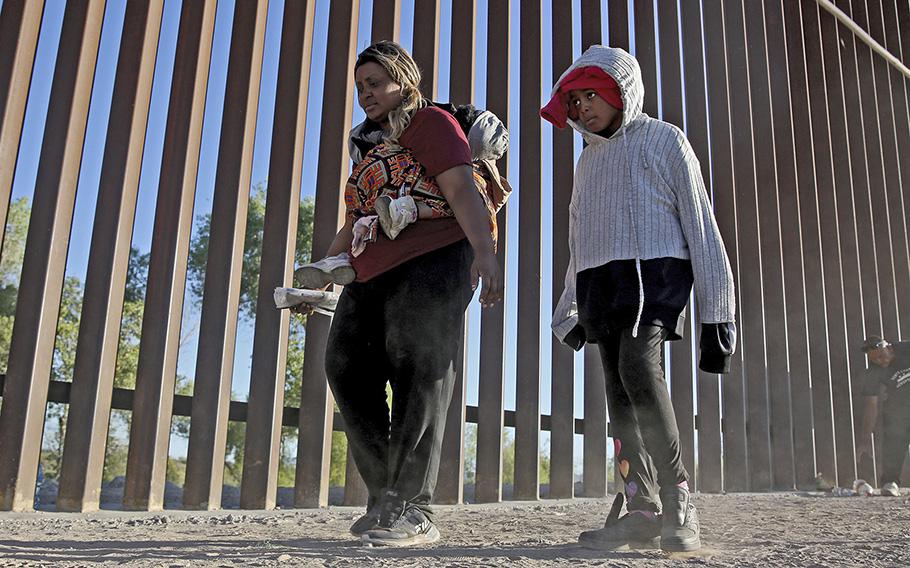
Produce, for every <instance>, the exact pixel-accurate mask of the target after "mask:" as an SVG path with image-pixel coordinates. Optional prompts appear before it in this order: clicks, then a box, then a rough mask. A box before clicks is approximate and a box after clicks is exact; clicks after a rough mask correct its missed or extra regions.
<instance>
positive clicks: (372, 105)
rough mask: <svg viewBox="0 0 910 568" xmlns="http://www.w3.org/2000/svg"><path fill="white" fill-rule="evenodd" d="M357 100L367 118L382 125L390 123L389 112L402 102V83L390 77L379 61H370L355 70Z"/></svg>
mask: <svg viewBox="0 0 910 568" xmlns="http://www.w3.org/2000/svg"><path fill="white" fill-rule="evenodd" d="M354 85H355V86H356V87H357V102H358V103H359V104H360V108H362V109H363V112H364V113H366V115H367V118H369V119H370V120H372V121H373V122H377V123H379V124H380V125H382V126H386V125H388V123H389V113H390V112H392V111H393V110H395V109H396V108H398V105H400V104H401V85H399V84H398V83H396V82H395V81H393V80H392V78H391V77H389V74H388V73H387V72H386V70H385V69H384V68H383V67H382V65H379V64H378V63H373V62H372V61H368V62H367V63H364V64H363V65H361V66H360V67H358V68H357V69H356V70H355V71H354Z"/></svg>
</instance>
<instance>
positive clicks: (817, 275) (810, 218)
mask: <svg viewBox="0 0 910 568" xmlns="http://www.w3.org/2000/svg"><path fill="white" fill-rule="evenodd" d="M783 10H784V22H785V26H784V27H785V35H786V45H787V65H788V73H789V78H790V96H791V113H792V114H791V116H792V120H793V136H794V148H795V160H796V182H797V198H798V203H799V215H800V216H799V219H800V227H801V231H802V244H803V262H804V265H805V271H804V278H805V294H806V299H807V302H806V322H807V331H808V351H809V361H810V365H811V367H810V368H811V374H810V375H809V378H808V379H805V380H807V381H809V385H808V386H804V385H801V384H800V383H798V382H797V383H794V382H793V381H799V380H802V379H801V378H800V377H791V384H795V385H796V386H798V387H800V388H805V389H806V390H807V391H808V392H810V394H811V400H806V399H804V398H801V397H796V396H794V399H793V415H794V416H797V417H805V416H811V417H812V430H813V432H814V447H815V452H814V457H815V460H814V461H813V464H812V465H813V468H812V469H813V472H819V473H821V474H822V475H824V476H825V477H826V478H827V479H829V480H833V479H834V476H835V466H834V425H833V422H832V417H831V413H830V411H829V412H824V405H822V412H821V413H816V412H815V400H816V396H817V395H818V394H819V393H818V392H817V390H816V386H819V384H820V383H823V382H824V383H827V382H828V381H829V380H830V379H829V372H830V370H829V362H828V345H827V341H828V340H827V331H826V325H827V324H826V316H825V296H824V274H823V268H822V253H821V251H822V249H821V241H820V236H819V231H820V229H819V215H818V206H817V202H818V198H817V189H816V177H815V161H814V148H813V146H814V144H815V140H814V138H813V131H812V120H813V117H812V115H811V106H810V93H809V87H808V83H809V76H808V71H807V63H806V47H805V45H804V42H803V39H804V36H803V27H802V15H801V7H800V4H799V3H798V2H783ZM819 388H821V387H820V386H819ZM800 461H809V458H808V455H805V456H803V460H800ZM798 463H799V462H798ZM806 467H808V466H806Z"/></svg>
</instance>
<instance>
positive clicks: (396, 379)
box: [325, 240, 473, 512]
mask: <svg viewBox="0 0 910 568" xmlns="http://www.w3.org/2000/svg"><path fill="white" fill-rule="evenodd" d="M472 260H473V253H472V251H471V248H470V246H469V245H468V242H467V240H462V241H459V242H457V243H455V244H453V245H449V246H446V247H443V248H441V249H438V250H435V251H432V252H429V253H426V254H424V255H421V256H419V257H417V258H415V259H413V260H410V261H408V262H406V263H404V264H402V265H400V266H398V267H396V268H393V269H392V270H390V271H388V272H385V273H383V274H381V275H379V276H377V277H375V278H373V279H371V280H369V281H368V282H363V283H358V282H354V283H352V284H349V285H347V286H345V288H344V291H343V292H342V294H341V298H339V300H338V305H337V307H336V310H335V316H334V319H333V321H332V328H331V331H330V332H329V338H328V344H327V347H326V357H325V365H326V374H327V377H328V381H329V385H330V387H331V389H332V393H333V394H334V395H335V401H336V403H337V404H338V409H339V411H340V412H341V415H342V417H343V418H344V425H345V432H346V434H347V438H348V444H349V445H350V448H351V453H352V454H353V456H354V461H355V463H356V464H357V469H358V470H359V471H360V475H361V476H362V477H363V480H364V482H365V483H366V486H367V488H368V490H369V495H370V501H369V505H372V504H373V503H375V502H376V501H377V499H379V497H380V496H381V495H382V494H383V491H384V490H386V489H389V490H394V491H396V492H397V493H398V495H399V497H401V498H403V499H404V500H405V501H407V502H409V503H412V504H415V505H418V506H420V507H422V508H424V509H425V510H426V511H427V512H431V510H430V508H429V503H430V501H431V500H432V498H433V491H434V489H435V487H436V476H437V473H438V472H439V455H440V452H441V449H442V436H443V431H444V428H445V418H446V411H447V410H448V407H449V402H450V400H451V398H452V389H453V386H454V383H455V371H456V369H457V368H458V367H460V365H461V363H460V362H459V361H458V351H459V347H460V346H461V344H462V342H463V341H464V334H463V332H462V329H463V327H462V324H463V322H464V311H465V308H466V307H467V305H468V302H470V300H471V297H472V292H471V285H470V266H471V262H472ZM387 383H389V384H391V387H392V400H391V412H390V409H389V401H387V399H386V384H387Z"/></svg>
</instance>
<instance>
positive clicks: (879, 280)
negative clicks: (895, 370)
mask: <svg viewBox="0 0 910 568" xmlns="http://www.w3.org/2000/svg"><path fill="white" fill-rule="evenodd" d="M844 1H846V0H844ZM842 7H846V8H849V6H842ZM847 13H848V14H851V16H852V17H853V18H854V20H855V21H856V22H857V24H859V25H860V26H866V22H867V20H868V19H867V17H866V10H865V9H864V8H863V9H858V10H856V11H853V12H852V13H851V12H847ZM854 55H855V58H856V68H857V73H858V82H859V85H860V89H861V96H862V100H863V103H864V104H862V105H860V106H859V116H860V117H861V120H862V125H863V131H862V134H863V139H864V144H865V153H864V158H865V159H864V160H863V167H864V168H865V170H866V175H867V182H868V186H867V188H866V197H865V199H864V201H865V202H867V203H864V207H863V208H862V210H863V212H864V213H863V214H864V215H865V210H866V209H868V215H869V232H868V233H866V234H867V238H866V239H863V243H861V247H863V248H864V249H866V250H867V252H868V250H869V249H870V248H871V255H870V256H868V257H865V256H864V258H867V259H868V262H869V263H870V265H871V266H870V270H869V271H868V272H870V273H871V274H873V276H874V282H875V287H874V288H873V289H872V290H871V291H870V295H872V296H873V297H874V299H875V304H873V307H874V310H875V311H874V312H871V313H870V310H869V309H868V308H869V306H868V305H867V306H866V308H867V313H866V329H865V332H866V333H867V334H872V333H876V334H882V333H883V330H884V328H885V323H884V320H885V312H886V310H887V311H891V310H893V309H894V305H895V303H894V296H893V281H894V280H893V277H894V275H893V273H891V274H890V276H889V268H891V265H890V259H889V258H888V256H887V255H886V254H881V255H879V254H877V253H878V251H880V250H881V251H885V250H886V249H889V248H890V242H889V235H888V233H887V227H886V224H885V223H882V222H881V221H880V219H882V218H883V217H882V216H883V215H885V212H884V211H883V207H884V204H883V202H882V199H883V197H882V196H883V195H884V186H885V177H884V165H883V164H884V161H883V157H882V152H883V150H882V140H881V137H880V133H879V127H878V120H879V118H878V116H879V113H878V99H877V97H876V96H875V90H876V89H875V85H876V80H875V70H874V69H873V61H872V60H873V58H874V57H876V56H875V55H874V54H873V53H872V51H871V49H870V48H869V47H868V46H867V45H866V44H864V43H860V42H859V41H854ZM876 219H879V221H878V222H875V221H876ZM864 292H865V289H864ZM883 294H884V296H883Z"/></svg>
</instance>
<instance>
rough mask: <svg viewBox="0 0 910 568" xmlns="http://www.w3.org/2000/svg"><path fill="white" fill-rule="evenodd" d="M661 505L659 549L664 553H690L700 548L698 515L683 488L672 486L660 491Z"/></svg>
mask: <svg viewBox="0 0 910 568" xmlns="http://www.w3.org/2000/svg"><path fill="white" fill-rule="evenodd" d="M660 501H661V504H662V505H663V528H662V530H661V532H660V548H661V550H664V551H665V552H691V551H693V550H698V549H699V548H701V538H700V531H699V527H698V513H696V511H695V505H693V504H692V496H691V495H690V494H689V490H688V489H686V488H685V487H679V486H678V485H674V486H673V487H662V488H661V489H660Z"/></svg>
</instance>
